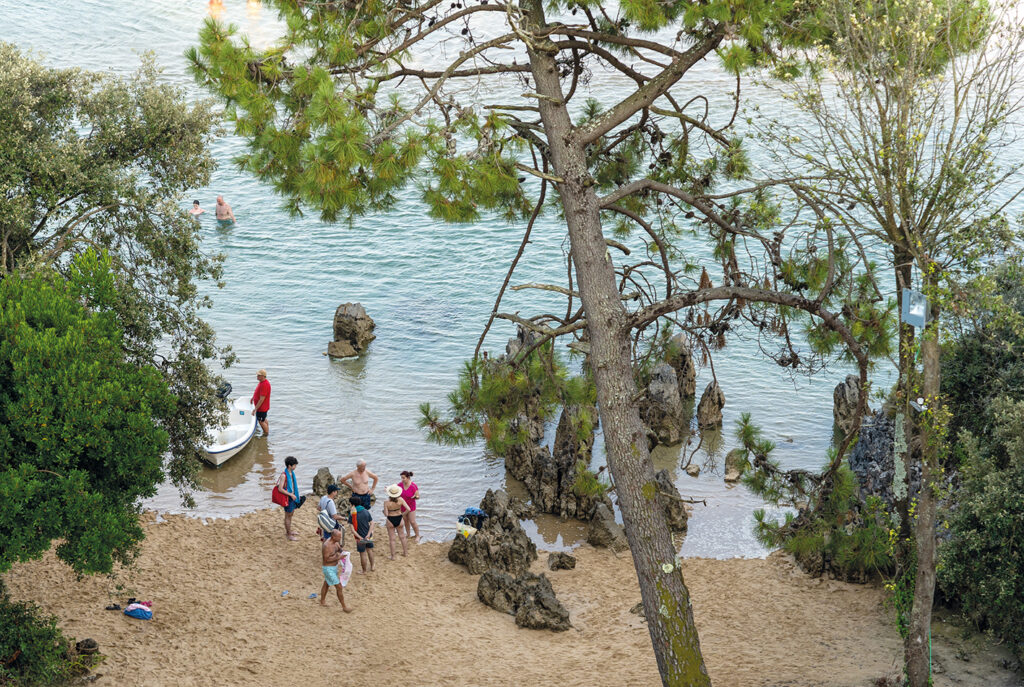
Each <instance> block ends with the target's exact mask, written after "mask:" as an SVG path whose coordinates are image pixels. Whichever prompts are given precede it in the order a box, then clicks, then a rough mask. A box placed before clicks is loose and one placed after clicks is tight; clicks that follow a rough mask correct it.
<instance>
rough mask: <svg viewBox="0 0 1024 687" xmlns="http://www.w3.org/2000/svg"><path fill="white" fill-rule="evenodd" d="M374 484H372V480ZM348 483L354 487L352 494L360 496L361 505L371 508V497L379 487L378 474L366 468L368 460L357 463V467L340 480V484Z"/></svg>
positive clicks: (367, 508)
mask: <svg viewBox="0 0 1024 687" xmlns="http://www.w3.org/2000/svg"><path fill="white" fill-rule="evenodd" d="M371 479H372V480H373V484H370V480H371ZM345 483H348V485H349V486H350V487H352V495H353V496H358V497H359V505H361V506H362V507H363V508H365V509H366V510H370V497H371V496H372V495H373V490H374V489H376V488H377V475H375V474H373V473H372V472H370V471H369V470H367V469H366V461H365V460H360V461H359V462H357V463H356V469H355V470H353V471H352V472H350V473H348V474H347V475H345V476H344V477H342V478H341V479H339V480H338V484H345Z"/></svg>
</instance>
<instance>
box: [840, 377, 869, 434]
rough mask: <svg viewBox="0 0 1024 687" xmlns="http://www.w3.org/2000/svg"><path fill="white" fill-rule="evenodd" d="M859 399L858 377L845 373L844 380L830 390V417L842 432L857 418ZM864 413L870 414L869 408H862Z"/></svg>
mask: <svg viewBox="0 0 1024 687" xmlns="http://www.w3.org/2000/svg"><path fill="white" fill-rule="evenodd" d="M858 399H860V378H859V377H857V376H856V375H846V380H845V381H843V382H842V383H841V384H837V385H836V389H835V391H833V392H832V417H833V419H834V420H835V422H836V426H838V427H839V429H840V431H842V433H843V434H846V433H847V432H849V431H850V429H852V428H853V423H854V422H855V421H856V420H857V418H856V413H857V401H858ZM864 414H865V415H870V414H871V410H870V409H869V408H867V407H865V408H864Z"/></svg>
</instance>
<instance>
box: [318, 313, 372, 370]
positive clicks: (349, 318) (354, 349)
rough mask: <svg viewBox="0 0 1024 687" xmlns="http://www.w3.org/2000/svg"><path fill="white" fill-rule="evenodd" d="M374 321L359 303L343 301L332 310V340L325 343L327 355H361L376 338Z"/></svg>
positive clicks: (345, 356)
mask: <svg viewBox="0 0 1024 687" xmlns="http://www.w3.org/2000/svg"><path fill="white" fill-rule="evenodd" d="M376 326H377V325H376V323H374V321H373V320H372V319H371V318H370V316H369V315H367V314H366V310H364V309H363V306H362V305H360V304H359V303H343V304H342V305H339V306H338V309H337V310H335V311H334V341H332V342H331V343H330V344H328V345H327V355H329V356H331V357H333V358H350V357H352V356H357V355H362V354H363V353H364V352H365V351H366V347H367V346H369V345H370V342H371V341H373V340H374V339H376V338H377V337H376V336H375V335H374V333H373V330H374V329H375V328H376Z"/></svg>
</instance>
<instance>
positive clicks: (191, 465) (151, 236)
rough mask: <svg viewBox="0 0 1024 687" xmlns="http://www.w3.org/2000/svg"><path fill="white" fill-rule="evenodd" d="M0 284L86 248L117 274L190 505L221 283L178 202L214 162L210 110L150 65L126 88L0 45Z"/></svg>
mask: <svg viewBox="0 0 1024 687" xmlns="http://www.w3.org/2000/svg"><path fill="white" fill-rule="evenodd" d="M0 102H3V103H4V106H3V107H2V108H0V188H2V189H3V191H4V193H2V194H0V278H4V275H9V274H13V273H18V272H21V273H25V274H29V273H31V272H32V271H34V270H37V269H43V270H46V269H51V268H52V269H56V270H57V271H58V272H62V273H63V272H66V270H67V269H68V266H69V265H70V264H71V262H72V260H73V258H74V257H75V256H77V255H80V254H82V253H83V252H84V251H86V250H88V249H90V248H92V249H96V250H101V251H106V253H107V254H108V255H109V257H110V261H111V269H112V270H113V272H114V274H115V275H116V281H117V283H118V288H117V290H116V292H115V293H116V299H115V300H114V301H113V302H111V303H109V304H108V305H109V307H110V308H111V309H112V312H114V313H115V314H116V316H117V320H118V324H119V326H120V328H121V332H122V335H121V337H120V338H119V341H120V342H121V345H122V347H123V349H124V352H125V354H126V356H127V360H129V361H130V362H132V363H134V364H135V365H137V366H139V367H147V366H154V367H155V368H156V369H157V370H159V371H160V373H161V374H162V375H163V377H164V379H165V380H166V381H167V382H168V383H169V384H170V386H171V388H172V389H173V391H174V393H175V396H176V397H177V399H178V402H177V406H176V408H175V410H174V412H173V413H171V414H170V415H168V416H167V418H166V420H167V421H166V423H165V424H164V429H165V431H166V432H167V433H168V435H169V440H170V444H169V448H170V455H171V460H170V462H169V463H168V465H167V472H168V475H169V476H170V478H171V479H172V481H173V482H174V483H175V484H177V485H178V486H179V487H181V488H182V489H183V490H184V491H183V493H184V495H185V496H186V498H187V492H188V490H189V489H191V488H193V487H195V486H196V483H195V475H196V474H197V472H196V471H197V470H198V455H199V453H198V451H199V447H200V446H201V444H202V443H203V439H204V438H205V435H206V427H207V426H209V425H211V424H213V423H214V422H216V421H217V419H218V412H219V410H218V406H217V404H216V401H215V398H214V395H213V390H214V389H215V388H216V384H215V383H214V382H215V380H214V377H213V375H212V374H211V373H210V371H209V369H208V367H207V364H206V363H207V362H208V361H210V360H211V359H213V358H215V357H216V356H217V355H218V349H217V348H216V346H215V342H214V333H213V330H212V329H211V328H210V327H209V326H208V325H207V324H206V323H205V322H204V321H203V320H202V319H201V317H200V312H201V310H202V308H203V307H206V306H207V305H208V304H209V299H208V298H206V297H204V296H202V295H200V293H199V290H198V282H200V281H202V280H214V281H215V280H217V279H219V276H220V259H219V257H218V256H215V255H207V254H205V253H203V251H202V250H201V247H200V241H199V234H198V225H197V223H196V222H194V221H193V220H192V219H191V218H190V217H189V215H188V213H187V212H185V211H184V209H183V208H182V207H181V200H182V194H183V193H184V192H185V191H187V190H189V189H192V188H197V187H201V186H204V185H206V184H207V183H208V182H209V178H210V171H211V170H212V169H213V167H214V162H213V159H212V157H211V156H210V154H209V150H208V149H209V144H210V141H211V138H212V136H213V134H214V128H215V123H214V122H215V119H214V116H213V112H212V110H211V108H210V105H209V104H208V103H205V102H197V103H189V102H187V101H186V99H185V96H184V94H183V93H182V92H181V91H180V90H178V89H175V88H172V87H170V86H168V85H166V84H163V83H161V82H160V79H159V70H158V69H157V67H156V65H155V64H154V63H153V61H152V59H151V58H149V57H144V58H143V62H142V66H141V67H140V69H139V70H138V71H137V72H136V73H135V74H133V75H132V76H130V77H128V78H119V77H116V76H113V75H110V74H99V73H90V72H86V71H82V70H78V69H51V68H48V67H46V66H43V65H42V64H40V63H39V62H37V61H35V60H34V59H32V58H31V57H29V56H26V55H24V54H22V53H21V52H19V51H18V49H17V48H15V47H14V46H12V45H10V44H6V43H0Z"/></svg>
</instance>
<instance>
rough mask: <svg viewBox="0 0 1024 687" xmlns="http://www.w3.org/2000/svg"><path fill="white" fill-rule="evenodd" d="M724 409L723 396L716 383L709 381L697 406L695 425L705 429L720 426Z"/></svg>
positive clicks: (720, 388)
mask: <svg viewBox="0 0 1024 687" xmlns="http://www.w3.org/2000/svg"><path fill="white" fill-rule="evenodd" d="M724 407H725V394H724V393H722V387H720V386H718V382H717V381H715V380H711V381H710V382H708V385H707V388H705V389H704V393H703V394H702V395H701V397H700V403H698V404H697V424H698V425H700V426H701V427H703V428H705V429H707V428H711V427H718V426H719V425H720V424H722V408H724Z"/></svg>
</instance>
